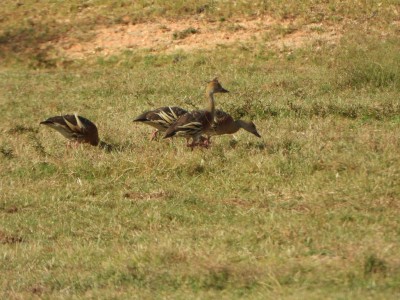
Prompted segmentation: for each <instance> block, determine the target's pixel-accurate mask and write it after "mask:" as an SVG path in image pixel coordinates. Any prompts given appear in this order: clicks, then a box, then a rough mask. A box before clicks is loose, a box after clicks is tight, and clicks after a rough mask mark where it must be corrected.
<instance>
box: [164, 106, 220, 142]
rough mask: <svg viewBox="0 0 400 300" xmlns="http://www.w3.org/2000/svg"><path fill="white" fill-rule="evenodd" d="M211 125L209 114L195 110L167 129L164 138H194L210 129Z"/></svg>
mask: <svg viewBox="0 0 400 300" xmlns="http://www.w3.org/2000/svg"><path fill="white" fill-rule="evenodd" d="M211 124H212V118H211V113H210V112H208V111H204V110H195V111H192V112H190V113H186V114H184V115H183V116H181V117H180V118H178V120H176V122H175V123H173V124H172V125H171V126H170V127H169V128H168V129H167V131H166V132H165V136H164V138H168V137H172V136H174V135H178V136H185V137H194V136H197V135H200V134H201V133H202V132H204V131H205V130H207V129H208V128H210V127H211Z"/></svg>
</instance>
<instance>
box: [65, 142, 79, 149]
mask: <svg viewBox="0 0 400 300" xmlns="http://www.w3.org/2000/svg"><path fill="white" fill-rule="evenodd" d="M66 147H67V149H76V148H78V147H79V142H78V141H76V140H75V141H68V143H67V145H66Z"/></svg>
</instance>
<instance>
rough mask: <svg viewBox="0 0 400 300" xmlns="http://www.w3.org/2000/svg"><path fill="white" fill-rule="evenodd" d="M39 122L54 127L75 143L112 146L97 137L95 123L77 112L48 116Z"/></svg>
mask: <svg viewBox="0 0 400 300" xmlns="http://www.w3.org/2000/svg"><path fill="white" fill-rule="evenodd" d="M40 124H43V125H46V126H49V127H50V128H53V129H55V130H56V131H58V132H59V133H61V134H62V135H63V136H64V137H66V138H67V139H68V140H70V141H71V142H74V143H75V144H84V143H87V144H90V145H92V146H99V147H101V148H104V149H106V150H111V148H112V146H111V145H109V144H107V143H105V142H103V141H101V140H100V139H99V133H98V130H97V127H96V125H95V124H94V123H93V122H92V121H90V120H88V119H86V118H84V117H81V116H78V114H76V113H75V114H73V115H63V116H55V117H51V118H48V119H47V120H45V121H43V122H40Z"/></svg>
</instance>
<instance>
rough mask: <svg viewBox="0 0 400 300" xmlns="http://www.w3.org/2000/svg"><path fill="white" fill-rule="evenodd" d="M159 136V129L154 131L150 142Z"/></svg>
mask: <svg viewBox="0 0 400 300" xmlns="http://www.w3.org/2000/svg"><path fill="white" fill-rule="evenodd" d="M157 136H158V129H156V130H155V131H153V133H152V134H151V135H150V141H154V140H155V139H156V138H157Z"/></svg>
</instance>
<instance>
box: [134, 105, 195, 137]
mask: <svg viewBox="0 0 400 300" xmlns="http://www.w3.org/2000/svg"><path fill="white" fill-rule="evenodd" d="M187 112H188V111H187V110H186V109H183V108H180V107H178V106H164V107H160V108H157V109H154V110H149V111H145V112H144V113H142V114H141V115H139V116H137V117H136V118H135V119H134V120H133V122H141V123H144V124H147V125H150V126H152V127H154V128H156V130H155V131H154V132H153V133H152V134H151V136H150V140H154V139H155V138H156V137H157V135H158V133H159V132H165V131H166V130H167V129H168V127H169V126H171V125H172V124H173V123H174V122H175V121H176V120H177V119H178V118H179V117H180V116H182V115H184V114H186V113H187Z"/></svg>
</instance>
